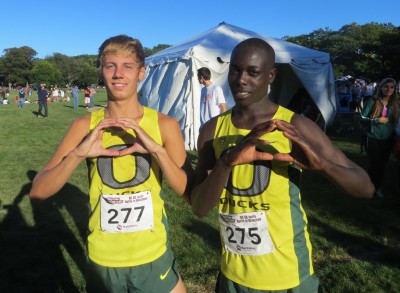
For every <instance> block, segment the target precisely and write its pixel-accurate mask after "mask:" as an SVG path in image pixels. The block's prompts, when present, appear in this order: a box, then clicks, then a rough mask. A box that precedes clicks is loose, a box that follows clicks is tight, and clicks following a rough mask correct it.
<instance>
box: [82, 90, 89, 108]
mask: <svg viewBox="0 0 400 293" xmlns="http://www.w3.org/2000/svg"><path fill="white" fill-rule="evenodd" d="M83 94H84V95H85V107H86V109H89V106H90V90H89V87H87V88H86V89H85V91H84V92H83Z"/></svg>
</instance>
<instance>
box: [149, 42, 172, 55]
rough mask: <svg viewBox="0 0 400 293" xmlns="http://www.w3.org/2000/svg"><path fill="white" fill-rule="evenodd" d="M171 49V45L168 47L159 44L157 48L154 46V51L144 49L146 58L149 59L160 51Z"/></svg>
mask: <svg viewBox="0 0 400 293" xmlns="http://www.w3.org/2000/svg"><path fill="white" fill-rule="evenodd" d="M169 47H171V45H167V44H158V45H157V46H154V47H153V49H149V48H143V49H144V54H145V56H146V57H149V56H150V55H153V54H155V53H157V52H159V51H162V50H164V49H166V48H169Z"/></svg>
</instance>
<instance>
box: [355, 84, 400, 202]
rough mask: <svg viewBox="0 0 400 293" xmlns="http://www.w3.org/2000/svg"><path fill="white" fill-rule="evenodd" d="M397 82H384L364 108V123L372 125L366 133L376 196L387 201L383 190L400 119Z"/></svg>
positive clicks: (366, 145)
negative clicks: (395, 128)
mask: <svg viewBox="0 0 400 293" xmlns="http://www.w3.org/2000/svg"><path fill="white" fill-rule="evenodd" d="M395 88H396V81H395V80H394V79H393V78H385V79H383V80H382V81H381V82H380V83H379V85H378V87H377V90H376V94H375V96H374V97H373V98H372V99H369V100H368V101H367V104H366V105H365V106H364V108H363V112H362V119H363V120H364V121H365V122H366V123H367V124H368V125H369V127H368V130H367V132H366V139H365V149H366V151H367V156H368V161H369V168H368V174H369V176H370V178H371V180H372V182H373V183H374V186H375V190H376V191H375V196H377V197H383V193H382V190H381V187H382V183H383V179H384V174H385V169H386V164H387V162H388V160H389V156H390V153H391V151H392V149H393V144H394V127H395V125H396V124H397V118H398V116H399V106H398V97H397V93H396V91H395Z"/></svg>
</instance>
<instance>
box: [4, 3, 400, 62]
mask: <svg viewBox="0 0 400 293" xmlns="http://www.w3.org/2000/svg"><path fill="white" fill-rule="evenodd" d="M1 11H2V12H1V14H0V15H1V16H0V21H1V26H2V29H1V31H2V36H1V41H0V55H3V51H4V49H6V48H13V47H22V46H29V47H31V48H33V49H34V50H35V51H36V52H38V54H37V56H36V57H38V58H44V57H45V56H48V55H52V54H53V53H62V54H65V55H68V56H76V55H81V54H97V50H98V47H99V46H100V44H101V43H102V42H103V41H104V40H105V39H107V38H108V37H110V36H114V35H118V34H127V35H130V36H132V37H135V38H138V39H140V40H141V41H142V44H143V46H144V47H148V48H152V47H153V46H156V45H158V44H170V45H174V44H177V43H180V42H183V41H185V40H187V39H188V38H191V37H193V36H195V35H198V34H200V33H202V32H204V31H207V30H209V29H211V28H213V27H215V26H217V25H218V24H219V23H220V22H223V21H224V22H226V23H229V24H231V25H235V26H239V27H242V28H245V29H248V30H252V31H255V32H258V33H261V34H264V35H267V36H271V37H275V38H282V37H283V36H297V35H301V34H308V33H311V32H312V31H313V30H317V29H320V28H323V29H325V28H329V29H332V30H338V29H340V28H341V27H342V26H343V25H346V24H350V23H352V22H355V23H357V24H359V25H362V24H365V23H370V22H377V23H389V22H391V23H392V24H394V25H395V26H400V1H399V0H387V1H386V0H383V1H378V2H377V1H371V0H364V1H351V0H349V1H342V0H336V1H324V0H309V1H307V0H304V1H299V0H279V1H271V0H224V1H222V0H220V1H218V0H213V1H212V0H202V1H192V0H170V1H162V0H139V1H137V0H96V1H95V0H80V1H78V0H70V1H65V0H55V1H52V0H47V1H44V0H37V1H28V0H19V1H10V0H8V1H4V3H2V5H1Z"/></svg>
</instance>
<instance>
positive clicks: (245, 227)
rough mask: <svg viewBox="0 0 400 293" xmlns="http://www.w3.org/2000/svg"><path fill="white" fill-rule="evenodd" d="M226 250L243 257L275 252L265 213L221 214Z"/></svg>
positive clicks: (220, 220)
mask: <svg viewBox="0 0 400 293" xmlns="http://www.w3.org/2000/svg"><path fill="white" fill-rule="evenodd" d="M218 219H219V224H220V227H221V235H222V238H223V240H224V244H225V248H226V250H228V251H230V252H232V253H235V254H241V255H262V254H268V253H271V252H274V251H275V248H274V244H273V243H272V240H271V236H270V235H269V232H268V222H267V219H266V217H265V213H263V212H251V213H242V214H227V213H220V214H219V218H218Z"/></svg>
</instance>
